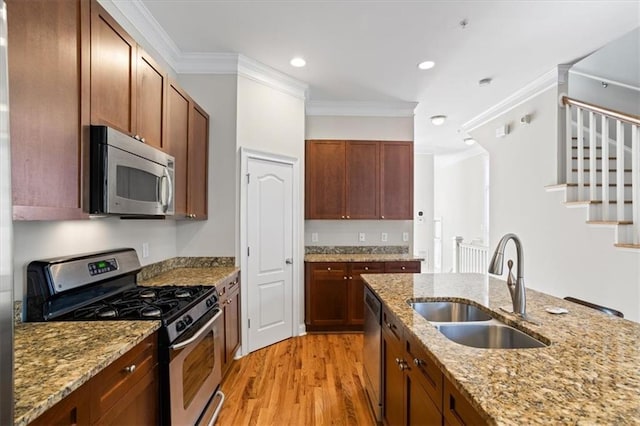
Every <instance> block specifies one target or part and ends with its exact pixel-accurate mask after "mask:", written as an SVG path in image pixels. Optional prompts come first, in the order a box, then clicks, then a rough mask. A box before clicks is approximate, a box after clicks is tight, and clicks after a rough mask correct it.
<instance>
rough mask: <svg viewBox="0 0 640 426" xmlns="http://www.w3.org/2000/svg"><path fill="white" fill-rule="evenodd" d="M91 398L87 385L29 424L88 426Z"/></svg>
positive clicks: (30, 425) (40, 425) (34, 425)
mask: <svg viewBox="0 0 640 426" xmlns="http://www.w3.org/2000/svg"><path fill="white" fill-rule="evenodd" d="M89 397H90V390H89V387H88V385H86V384H85V385H84V386H81V387H80V388H78V389H76V390H75V391H73V392H72V393H71V394H69V395H68V396H67V397H65V398H64V399H63V400H62V401H60V402H58V403H57V404H56V405H54V406H53V407H51V408H49V409H48V410H47V411H45V412H44V413H43V414H42V415H41V416H40V417H38V418H36V419H35V420H34V421H32V422H31V423H29V426H66V425H68V426H82V425H88V424H90V418H89V416H90V411H89Z"/></svg>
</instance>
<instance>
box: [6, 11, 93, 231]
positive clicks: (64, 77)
mask: <svg viewBox="0 0 640 426" xmlns="http://www.w3.org/2000/svg"><path fill="white" fill-rule="evenodd" d="M89 19H90V15H89V8H88V5H87V4H86V3H84V2H82V1H79V0H76V1H68V0H33V1H28V2H26V1H18V0H10V1H7V24H8V36H9V37H8V59H9V91H10V102H11V105H10V131H11V159H12V164H11V171H12V192H13V194H12V199H13V207H14V219H17V220H24V219H26V220H31V219H34V220H53V219H79V218H81V217H83V216H84V215H83V213H82V187H83V186H82V176H83V169H82V158H83V155H85V152H84V150H83V149H82V147H83V139H84V136H85V135H84V134H83V132H82V129H83V128H85V127H86V126H87V125H88V124H89V102H88V95H89V90H88V88H86V89H85V88H84V85H86V84H87V83H88V82H89V74H88V73H89V66H88V62H89V61H88V59H89V45H88V40H89V37H88V31H89ZM34 64H35V66H34ZM43 70H46V73H44V71H43Z"/></svg>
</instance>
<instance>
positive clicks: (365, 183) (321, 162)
mask: <svg viewBox="0 0 640 426" xmlns="http://www.w3.org/2000/svg"><path fill="white" fill-rule="evenodd" d="M305 168H306V178H305V192H306V194H305V199H306V203H305V218H306V219H412V217H413V143H412V142H381V141H336V140H308V141H307V142H306V165H305Z"/></svg>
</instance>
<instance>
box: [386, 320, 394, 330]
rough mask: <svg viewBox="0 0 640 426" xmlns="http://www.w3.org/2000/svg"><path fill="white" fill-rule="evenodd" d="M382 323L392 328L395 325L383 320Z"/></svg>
mask: <svg viewBox="0 0 640 426" xmlns="http://www.w3.org/2000/svg"><path fill="white" fill-rule="evenodd" d="M384 324H385V325H386V326H387V327H389V328H390V329H392V330H393V329H394V328H396V326H395V325H394V324H391V323H390V322H385V323H384Z"/></svg>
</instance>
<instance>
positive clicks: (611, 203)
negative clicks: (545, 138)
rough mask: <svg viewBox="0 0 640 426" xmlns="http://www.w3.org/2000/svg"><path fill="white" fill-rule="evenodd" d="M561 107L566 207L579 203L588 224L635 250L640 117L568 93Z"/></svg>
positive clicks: (639, 237) (561, 187)
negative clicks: (563, 128) (563, 118)
mask: <svg viewBox="0 0 640 426" xmlns="http://www.w3.org/2000/svg"><path fill="white" fill-rule="evenodd" d="M562 101H563V104H564V105H565V111H566V115H565V118H566V136H565V144H564V145H565V154H564V155H565V160H566V161H565V163H566V165H565V167H566V183H563V184H558V185H552V186H548V187H546V190H547V191H563V192H564V203H565V205H566V206H567V207H569V208H583V209H586V212H587V224H588V225H590V226H600V227H609V228H612V229H613V231H614V244H615V246H616V247H619V248H624V249H632V250H640V117H638V116H634V115H629V114H624V113H621V112H618V111H613V110H609V109H606V108H602V107H600V106H597V105H593V104H589V103H586V102H581V101H578V100H575V99H571V98H569V97H566V96H565V97H563V98H562Z"/></svg>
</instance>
